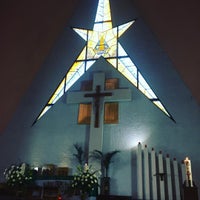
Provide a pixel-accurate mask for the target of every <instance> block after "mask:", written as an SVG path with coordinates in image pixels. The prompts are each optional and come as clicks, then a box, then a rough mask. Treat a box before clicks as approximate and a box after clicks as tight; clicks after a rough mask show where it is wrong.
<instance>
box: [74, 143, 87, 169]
mask: <svg viewBox="0 0 200 200" xmlns="http://www.w3.org/2000/svg"><path fill="white" fill-rule="evenodd" d="M74 148H75V149H76V153H74V154H73V156H74V157H75V158H76V159H77V161H78V163H79V164H80V165H81V166H82V165H83V164H84V162H85V160H86V156H85V152H84V151H83V148H82V146H81V145H79V144H78V143H76V144H74Z"/></svg>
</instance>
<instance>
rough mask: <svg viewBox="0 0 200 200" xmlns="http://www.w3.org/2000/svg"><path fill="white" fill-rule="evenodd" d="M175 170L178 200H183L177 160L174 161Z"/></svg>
mask: <svg viewBox="0 0 200 200" xmlns="http://www.w3.org/2000/svg"><path fill="white" fill-rule="evenodd" d="M173 168H174V181H175V195H176V200H181V193H180V184H179V173H178V163H177V160H176V158H174V160H173Z"/></svg>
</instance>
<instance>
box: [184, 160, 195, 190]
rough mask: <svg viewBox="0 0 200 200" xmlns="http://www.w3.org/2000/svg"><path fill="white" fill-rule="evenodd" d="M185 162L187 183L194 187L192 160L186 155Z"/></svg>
mask: <svg viewBox="0 0 200 200" xmlns="http://www.w3.org/2000/svg"><path fill="white" fill-rule="evenodd" d="M184 163H185V171H186V185H189V187H193V181H192V168H191V161H190V160H189V158H188V157H186V158H185V160H184Z"/></svg>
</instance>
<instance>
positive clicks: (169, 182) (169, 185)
mask: <svg viewBox="0 0 200 200" xmlns="http://www.w3.org/2000/svg"><path fill="white" fill-rule="evenodd" d="M166 173H167V191H168V199H169V200H173V193H172V177H171V165H170V158H169V155H168V154H167V157H166Z"/></svg>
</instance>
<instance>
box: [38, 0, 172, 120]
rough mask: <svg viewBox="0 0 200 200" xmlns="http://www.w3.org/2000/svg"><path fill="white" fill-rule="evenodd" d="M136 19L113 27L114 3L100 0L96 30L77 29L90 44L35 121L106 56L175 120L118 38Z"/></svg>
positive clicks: (84, 48) (75, 29) (83, 50)
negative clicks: (112, 4)
mask: <svg viewBox="0 0 200 200" xmlns="http://www.w3.org/2000/svg"><path fill="white" fill-rule="evenodd" d="M134 22H135V20H132V21H130V22H128V23H125V24H122V25H120V26H117V27H114V28H113V26H112V19H111V10H110V2H109V0H99V2H98V7H97V12H96V18H95V22H94V26H93V30H87V29H80V28H74V29H73V30H74V31H75V32H76V33H78V34H79V35H80V36H81V37H82V38H83V39H84V40H85V41H86V45H85V46H84V47H83V49H82V51H81V52H80V54H79V55H78V57H77V59H76V61H75V62H74V63H73V64H72V66H71V67H70V68H69V70H68V71H67V72H66V74H65V76H64V78H63V79H62V81H61V82H60V84H59V85H58V87H57V88H56V90H55V91H54V93H53V94H52V96H51V97H50V99H49V100H48V102H47V103H46V105H45V107H44V108H43V109H42V111H41V112H40V114H39V115H38V117H37V118H36V120H35V122H37V121H38V120H39V119H40V118H41V117H42V116H43V115H44V114H45V113H46V112H47V111H48V110H49V109H50V108H51V107H52V106H53V105H54V104H55V103H56V102H57V101H58V100H59V99H60V98H61V97H62V95H64V94H65V92H67V91H68V90H69V88H70V87H71V86H72V85H73V84H74V83H75V82H76V81H77V80H78V79H79V78H80V77H81V76H82V75H83V74H84V73H85V72H86V71H87V70H88V69H89V68H90V67H91V66H92V65H93V64H94V63H95V62H96V61H97V60H98V59H99V58H100V57H104V58H105V59H106V60H107V61H108V62H109V63H110V64H111V65H112V66H113V67H114V68H116V69H117V70H118V71H119V72H120V73H121V74H122V75H124V76H125V77H126V78H127V79H128V80H129V81H130V82H131V83H132V84H133V85H135V86H136V87H137V88H138V89H139V90H140V91H141V92H142V93H143V94H144V95H145V96H146V97H147V98H148V99H149V100H151V101H152V102H153V103H154V104H155V105H156V106H157V107H158V108H159V109H160V110H161V111H163V112H164V113H165V114H166V115H167V116H168V117H169V118H171V119H172V120H173V118H172V116H171V115H170V114H169V112H168V111H167V110H166V108H165V107H164V105H163V104H162V103H161V101H160V100H159V98H158V97H157V96H156V94H155V93H154V92H153V90H152V89H151V87H150V86H149V84H148V83H147V82H146V81H145V79H144V77H143V76H142V74H141V73H140V71H139V70H138V69H137V67H136V66H135V64H134V63H133V61H132V60H131V59H130V57H129V56H128V54H127V53H126V51H125V50H124V48H123V47H122V45H121V44H120V42H119V41H118V39H119V37H120V36H121V35H122V34H123V33H124V32H125V31H126V30H127V29H128V28H129V27H130V26H131V25H133V23H134ZM35 122H34V123H35Z"/></svg>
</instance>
